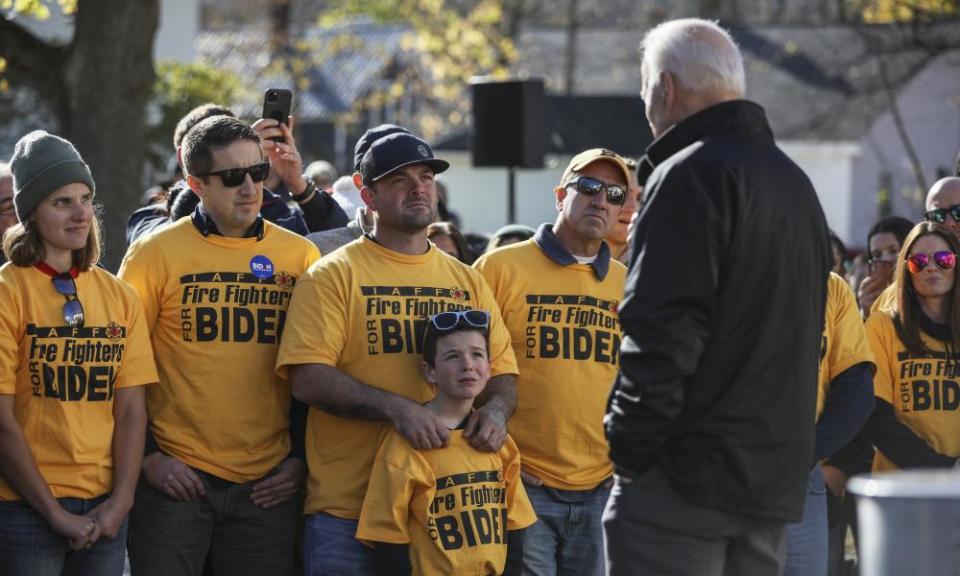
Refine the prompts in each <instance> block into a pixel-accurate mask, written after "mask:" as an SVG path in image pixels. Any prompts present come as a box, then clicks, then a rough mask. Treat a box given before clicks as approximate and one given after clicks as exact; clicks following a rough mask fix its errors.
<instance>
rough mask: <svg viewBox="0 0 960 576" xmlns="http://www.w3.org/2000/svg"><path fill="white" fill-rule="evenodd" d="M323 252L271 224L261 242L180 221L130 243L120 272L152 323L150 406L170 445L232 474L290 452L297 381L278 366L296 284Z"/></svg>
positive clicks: (203, 465)
mask: <svg viewBox="0 0 960 576" xmlns="http://www.w3.org/2000/svg"><path fill="white" fill-rule="evenodd" d="M319 257H320V254H319V252H318V251H317V248H316V246H314V245H313V244H312V243H311V242H309V241H308V240H306V239H304V238H301V237H300V236H297V235H296V234H293V233H292V232H288V231H286V230H284V229H282V228H280V227H278V226H275V225H273V224H271V223H270V222H264V233H263V238H262V239H261V240H259V241H258V240H257V238H230V237H226V236H219V235H215V234H211V235H209V236H203V235H202V234H201V233H200V231H199V230H197V228H196V226H195V225H194V224H193V221H192V219H191V218H183V219H181V220H180V221H178V222H177V223H176V224H173V225H172V226H170V227H168V228H165V229H163V230H160V231H158V232H156V233H154V234H150V235H149V236H146V237H144V238H141V239H140V240H138V241H137V242H136V243H134V244H133V245H132V246H131V247H130V250H129V251H128V252H127V255H126V257H125V258H124V260H123V264H122V265H121V267H120V277H121V278H123V279H124V280H126V281H127V282H129V283H130V284H131V285H132V286H133V287H134V288H135V289H136V290H137V292H138V293H139V294H140V299H141V300H142V301H143V306H144V309H145V311H146V318H147V323H148V325H149V326H150V333H151V335H152V339H153V350H154V353H155V354H156V358H157V366H158V368H159V370H160V383H159V384H158V385H156V386H152V387H151V388H150V390H149V391H148V392H147V412H148V414H149V417H150V429H151V431H152V432H153V435H154V437H155V438H156V440H157V444H158V446H159V447H160V449H161V450H163V452H164V453H166V454H169V455H171V456H173V457H175V458H177V459H178V460H180V461H182V462H184V463H186V464H187V465H189V466H193V467H195V468H199V469H201V470H204V471H206V472H209V473H210V474H213V475H214V476H217V477H219V478H223V479H225V480H229V481H231V482H248V481H251V480H256V479H258V478H261V477H262V476H264V475H265V474H267V473H268V472H269V471H270V470H271V469H272V468H274V467H275V466H276V465H277V464H279V463H280V462H281V461H282V460H283V459H284V458H286V457H287V455H288V454H289V452H290V438H289V426H290V416H289V409H290V399H291V395H290V385H289V383H287V382H286V381H284V380H281V379H280V378H277V376H276V374H275V373H274V369H273V367H274V363H275V362H276V358H277V348H278V347H279V343H280V334H281V333H282V331H283V327H284V323H285V321H286V318H287V313H286V310H287V306H288V305H289V303H290V296H291V294H292V293H293V287H294V284H295V283H296V282H297V279H298V278H299V277H300V276H301V275H302V274H303V272H304V271H305V270H306V269H307V267H308V266H309V265H310V264H311V263H312V262H313V261H314V260H316V259H317V258H319Z"/></svg>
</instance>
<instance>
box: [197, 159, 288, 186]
mask: <svg viewBox="0 0 960 576" xmlns="http://www.w3.org/2000/svg"><path fill="white" fill-rule="evenodd" d="M247 174H249V175H250V179H251V180H253V181H254V182H263V181H264V180H266V179H267V176H269V175H270V163H269V162H261V163H259V164H254V165H253V166H247V167H246V168H227V169H226V170H217V171H216V172H207V173H206V174H200V175H199V176H219V177H220V181H221V182H223V185H224V186H229V187H234V186H240V185H241V184H243V180H244V178H245V177H246V176H247Z"/></svg>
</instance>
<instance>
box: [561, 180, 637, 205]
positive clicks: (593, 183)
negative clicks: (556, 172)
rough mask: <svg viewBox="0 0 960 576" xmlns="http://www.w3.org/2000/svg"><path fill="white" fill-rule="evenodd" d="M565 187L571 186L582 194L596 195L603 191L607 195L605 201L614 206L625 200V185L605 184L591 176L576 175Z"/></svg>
mask: <svg viewBox="0 0 960 576" xmlns="http://www.w3.org/2000/svg"><path fill="white" fill-rule="evenodd" d="M565 188H573V189H574V190H576V191H577V192H579V193H580V194H583V195H584V196H596V195H597V194H599V193H601V192H604V193H606V195H607V202H608V203H610V204H614V205H616V206H622V205H623V203H624V202H626V201H627V187H626V186H621V185H619V184H607V183H606V182H603V181H602V180H597V179H596V178H593V177H591V176H578V177H577V178H575V179H573V180H571V181H569V182H567V185H566V186H565Z"/></svg>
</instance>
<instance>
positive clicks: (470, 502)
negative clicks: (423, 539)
mask: <svg viewBox="0 0 960 576" xmlns="http://www.w3.org/2000/svg"><path fill="white" fill-rule="evenodd" d="M427 528H428V530H429V533H430V538H431V539H432V540H434V541H435V542H437V543H438V544H440V546H441V547H442V548H443V549H444V550H459V549H460V548H463V547H464V546H481V545H484V544H501V545H505V544H506V542H507V540H506V536H505V534H506V530H507V495H506V489H505V488H504V484H503V475H502V473H501V472H500V471H499V470H487V471H482V472H468V473H464V474H454V475H451V476H444V477H443V478H438V479H437V491H436V495H435V496H434V498H433V502H431V503H430V515H429V517H428V519H427Z"/></svg>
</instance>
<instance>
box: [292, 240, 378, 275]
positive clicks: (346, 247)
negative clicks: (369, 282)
mask: <svg viewBox="0 0 960 576" xmlns="http://www.w3.org/2000/svg"><path fill="white" fill-rule="evenodd" d="M361 240H362V239H356V240H353V241H350V242H347V243H346V244H342V245H340V246H339V247H337V248H335V249H332V250H330V251H326V250H324V248H323V246H322V245H317V244H316V243H314V245H315V246H316V247H317V248H319V250H320V252H321V254H322V257H321V258H320V259H318V260H316V261H315V262H314V263H313V264H311V265H310V268H308V269H307V274H308V275H309V276H316V275H319V274H323V273H328V272H331V271H337V272H339V273H342V274H345V275H349V274H350V273H351V272H353V271H355V264H356V263H357V262H358V261H359V260H361V259H364V258H368V257H369V254H368V253H367V251H366V250H364V248H363V246H362V245H361V244H362V242H361Z"/></svg>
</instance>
